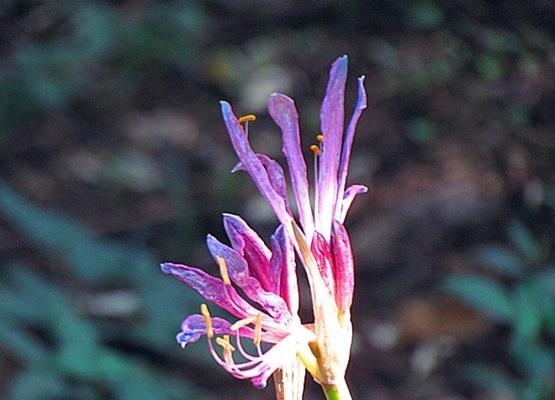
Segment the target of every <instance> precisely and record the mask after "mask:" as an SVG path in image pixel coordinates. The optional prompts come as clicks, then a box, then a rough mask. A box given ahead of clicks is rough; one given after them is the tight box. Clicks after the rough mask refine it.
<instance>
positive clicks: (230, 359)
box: [161, 214, 314, 388]
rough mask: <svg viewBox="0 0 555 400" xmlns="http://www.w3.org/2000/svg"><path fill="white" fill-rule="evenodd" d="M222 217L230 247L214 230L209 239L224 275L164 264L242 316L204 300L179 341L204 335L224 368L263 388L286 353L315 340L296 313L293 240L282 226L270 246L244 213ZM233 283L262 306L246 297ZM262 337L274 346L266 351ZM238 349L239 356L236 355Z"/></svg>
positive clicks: (185, 323) (210, 298)
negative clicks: (218, 311)
mask: <svg viewBox="0 0 555 400" xmlns="http://www.w3.org/2000/svg"><path fill="white" fill-rule="evenodd" d="M223 220H224V227H225V230H226V232H227V235H228V237H229V239H230V241H231V247H229V246H227V245H225V244H223V243H221V242H220V241H218V240H217V239H216V238H215V237H213V236H211V235H208V237H207V240H206V241H207V245H208V249H209V250H210V253H211V254H212V256H213V257H214V260H215V261H216V263H217V265H218V267H219V272H220V276H221V278H216V277H214V276H211V275H209V274H207V273H205V272H204V271H202V270H200V269H198V268H194V267H190V266H187V265H180V264H173V263H163V264H162V265H161V267H162V271H163V272H165V273H168V274H172V275H174V276H175V277H177V278H178V279H179V280H181V281H182V282H185V283H186V284H188V285H189V286H191V287H192V288H193V289H195V290H196V291H198V292H199V293H200V294H201V295H202V296H203V297H204V298H206V299H207V300H208V301H210V302H212V303H214V304H216V305H218V306H220V307H221V308H223V309H225V310H227V311H228V312H230V313H231V314H232V315H234V316H235V317H237V318H239V321H237V322H235V323H234V324H231V323H230V322H228V321H226V320H225V319H222V318H212V317H211V315H210V313H209V311H208V307H207V306H206V305H204V304H203V305H202V306H201V314H193V315H190V316H189V317H187V318H186V319H185V321H183V323H182V325H181V332H180V333H179V334H178V335H177V341H178V343H180V344H181V346H182V347H185V346H186V345H188V344H190V343H193V342H196V341H198V340H199V339H200V337H201V336H202V335H206V336H207V337H208V346H209V348H210V352H211V354H212V356H213V357H214V358H215V359H216V361H217V362H218V363H219V364H220V365H221V366H222V367H223V368H225V369H226V370H227V371H228V372H229V373H231V374H232V375H233V376H235V377H236V378H239V379H251V380H252V382H253V384H254V385H255V386H256V387H259V388H263V387H265V386H266V381H267V379H268V378H269V377H270V375H272V373H273V372H274V371H275V370H276V369H277V368H280V366H281V363H282V362H283V360H284V358H283V357H284V354H291V355H292V357H294V356H295V354H296V350H297V348H299V347H302V344H303V343H308V342H310V341H312V340H314V333H313V332H312V331H310V330H309V329H307V328H305V327H303V326H302V325H301V323H300V319H299V317H298V314H297V311H298V308H299V298H298V296H299V293H298V288H297V277H296V274H295V259H294V249H293V244H292V243H291V240H290V239H289V238H288V237H287V236H286V235H285V231H284V229H283V227H282V226H279V227H278V228H277V230H276V231H275V233H274V235H273V236H272V239H271V250H270V249H269V248H268V247H267V246H266V245H265V244H264V242H263V241H262V239H261V238H260V237H259V236H258V235H257V234H256V232H255V231H254V230H253V229H251V228H250V227H249V226H248V225H247V223H246V222H245V221H244V220H243V219H241V218H240V217H238V216H235V215H231V214H224V218H223ZM232 284H234V285H236V286H237V287H238V288H239V289H240V290H241V291H242V292H243V293H244V295H245V296H246V297H247V298H248V300H250V301H251V302H253V303H256V304H257V305H258V307H259V308H256V307H255V306H253V305H252V304H251V303H250V302H249V301H248V300H245V298H244V297H243V296H242V295H241V294H239V292H238V291H237V290H236V289H235V287H234V286H233V285H232ZM250 326H252V327H250ZM215 335H222V337H218V338H216V339H215V341H216V344H218V345H219V346H220V347H221V348H222V353H223V355H222V356H220V354H219V353H218V352H217V351H216V348H215V346H214V344H213V338H214V336H215ZM230 336H233V337H234V339H235V341H234V342H233V341H232V340H231V338H230ZM244 339H250V340H252V342H253V344H254V347H255V348H256V354H249V353H248V352H247V351H246V350H245V349H244V345H243V344H242V341H243V340H244ZM233 343H235V346H234V345H233ZM262 343H267V344H272V345H273V347H271V348H270V349H269V350H268V351H264V350H263V348H262ZM236 350H237V352H238V353H239V357H238V358H242V360H240V361H236V357H234V354H233V353H234V352H235V351H236Z"/></svg>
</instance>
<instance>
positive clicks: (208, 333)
mask: <svg viewBox="0 0 555 400" xmlns="http://www.w3.org/2000/svg"><path fill="white" fill-rule="evenodd" d="M200 313H201V314H202V316H203V317H204V324H205V325H206V336H208V339H212V338H213V337H214V329H212V317H211V316H210V311H208V307H207V306H206V304H201V305H200Z"/></svg>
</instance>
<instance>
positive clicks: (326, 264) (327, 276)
mask: <svg viewBox="0 0 555 400" xmlns="http://www.w3.org/2000/svg"><path fill="white" fill-rule="evenodd" d="M310 249H311V251H312V254H313V255H314V259H315V260H316V264H318V269H319V270H320V275H322V279H324V283H325V284H326V286H327V288H328V289H329V292H330V294H333V293H334V282H333V270H332V263H333V260H332V255H331V249H330V245H329V244H328V242H326V239H324V237H323V236H322V235H321V234H320V233H319V232H314V237H313V238H312V243H311V245H310Z"/></svg>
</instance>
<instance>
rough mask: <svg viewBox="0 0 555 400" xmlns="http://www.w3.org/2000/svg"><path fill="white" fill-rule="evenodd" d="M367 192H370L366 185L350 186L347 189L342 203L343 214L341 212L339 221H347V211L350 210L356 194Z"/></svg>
mask: <svg viewBox="0 0 555 400" xmlns="http://www.w3.org/2000/svg"><path fill="white" fill-rule="evenodd" d="M366 192H368V188H367V187H366V186H364V185H353V186H349V187H348V188H347V190H345V195H344V197H343V202H342V203H341V214H339V218H338V219H337V220H338V221H339V222H341V223H343V222H344V221H345V217H346V216H347V211H349V208H350V207H351V203H352V202H353V200H354V199H355V196H356V195H358V194H362V193H366Z"/></svg>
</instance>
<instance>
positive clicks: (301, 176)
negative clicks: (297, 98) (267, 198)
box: [268, 93, 314, 234]
mask: <svg viewBox="0 0 555 400" xmlns="http://www.w3.org/2000/svg"><path fill="white" fill-rule="evenodd" d="M268 110H269V111H270V115H271V117H272V119H273V120H274V122H275V123H276V124H277V125H278V126H279V127H280V129H281V132H282V138H283V154H284V155H285V158H286V159H287V163H288V165H289V173H290V175H291V183H292V185H293V191H294V193H295V201H296V202H297V207H298V209H299V217H300V221H301V225H302V227H303V228H304V231H305V234H306V233H308V234H310V232H312V231H313V229H314V220H313V217H312V210H311V207H310V198H309V194H308V179H307V175H306V163H305V159H304V157H303V153H302V150H301V138H300V134H299V116H298V114H297V110H296V108H295V102H294V101H293V100H292V99H290V98H289V97H287V96H285V95H283V94H279V93H274V94H273V95H272V96H271V97H270V101H269V103H268Z"/></svg>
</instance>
